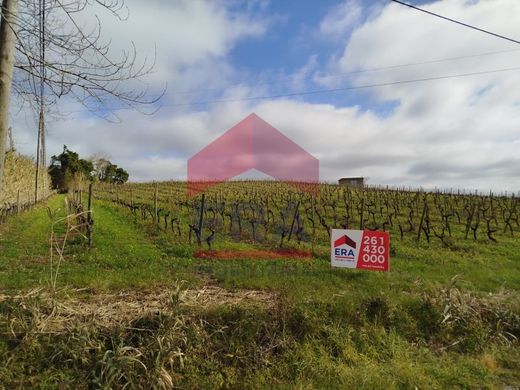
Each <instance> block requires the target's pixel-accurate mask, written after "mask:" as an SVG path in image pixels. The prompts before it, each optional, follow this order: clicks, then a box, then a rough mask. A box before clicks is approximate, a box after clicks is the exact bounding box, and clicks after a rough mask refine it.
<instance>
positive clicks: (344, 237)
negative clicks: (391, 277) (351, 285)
mask: <svg viewBox="0 0 520 390" xmlns="http://www.w3.org/2000/svg"><path fill="white" fill-rule="evenodd" d="M330 261H331V265H332V266H333V267H343V268H358V269H367V270H372V271H385V272H387V271H389V270H390V234H389V233H388V232H378V231H370V230H347V229H332V232H331V235H330Z"/></svg>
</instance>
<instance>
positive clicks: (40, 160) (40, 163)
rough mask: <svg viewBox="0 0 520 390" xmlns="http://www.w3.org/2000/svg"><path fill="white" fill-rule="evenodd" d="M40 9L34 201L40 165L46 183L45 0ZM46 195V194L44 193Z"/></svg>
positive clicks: (36, 195)
mask: <svg viewBox="0 0 520 390" xmlns="http://www.w3.org/2000/svg"><path fill="white" fill-rule="evenodd" d="M38 7H39V8H38V9H39V15H38V16H39V20H38V25H39V30H40V31H39V38H40V94H39V97H38V106H39V109H40V115H39V117H38V141H37V143H36V177H35V180H34V201H35V202H38V184H39V176H40V167H41V168H42V171H43V176H42V179H43V189H44V190H45V188H46V186H47V183H46V180H45V179H46V176H47V175H46V174H45V166H46V161H45V160H46V153H45V0H38ZM44 195H45V194H44Z"/></svg>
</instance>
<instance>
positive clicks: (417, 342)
mask: <svg viewBox="0 0 520 390" xmlns="http://www.w3.org/2000/svg"><path fill="white" fill-rule="evenodd" d="M62 205H63V197H61V196H56V197H54V198H52V199H50V200H49V201H48V204H47V205H39V206H38V207H36V208H35V209H34V210H32V211H30V212H27V213H24V214H22V215H19V216H17V217H14V218H12V219H11V220H10V221H9V223H8V224H7V225H6V226H2V227H0V294H18V293H23V292H24V291H27V290H28V289H31V288H36V287H41V286H46V285H47V280H48V276H47V275H48V251H49V249H48V238H49V233H50V231H49V229H50V220H49V217H48V215H47V210H46V207H47V206H48V207H50V208H51V209H57V208H60V207H62ZM94 218H95V231H94V243H95V245H94V248H93V249H92V250H91V251H90V252H87V251H85V250H84V246H83V244H82V243H81V242H79V240H78V239H75V240H74V241H73V242H71V245H70V247H69V249H68V252H67V261H66V262H65V263H64V264H63V266H62V268H61V271H60V275H59V277H58V287H60V288H88V289H89V290H88V292H87V293H85V292H79V293H77V292H74V290H71V289H69V290H68V291H69V294H71V295H73V296H74V295H75V294H76V296H79V297H81V296H82V295H81V294H97V293H101V292H110V291H112V292H117V291H120V290H121V289H135V290H139V289H148V290H149V289H157V290H162V289H171V288H174V287H175V286H178V284H179V283H178V282H179V281H181V280H185V281H187V283H184V286H185V287H193V286H200V285H203V284H205V283H208V281H211V283H217V284H218V285H220V286H222V287H225V288H227V289H230V290H235V289H260V290H270V291H273V292H275V293H276V296H277V298H276V301H275V302H273V304H272V305H267V306H265V307H263V306H261V307H252V306H248V305H217V306H211V307H198V308H197V307H191V308H187V307H177V306H175V305H172V307H170V308H167V309H165V310H163V311H162V312H159V313H149V314H146V315H144V316H143V317H139V318H135V319H133V320H132V321H131V322H130V323H127V324H126V325H125V326H115V325H114V326H113V327H111V328H105V327H95V326H90V327H87V328H86V327H84V326H81V324H77V325H76V326H74V327H71V328H70V329H67V331H66V332H61V333H60V334H58V335H53V334H46V333H39V332H37V331H36V328H35V326H36V325H35V324H37V319H39V318H41V316H42V315H44V314H45V313H48V312H50V309H49V308H48V307H47V306H46V305H47V304H46V303H45V302H44V301H38V300H36V301H34V302H33V301H24V302H23V305H22V304H21V303H20V302H18V301H14V300H7V301H4V302H2V301H0V332H2V333H0V361H3V362H5V363H4V364H3V365H0V384H4V385H5V386H7V387H24V388H31V387H34V388H59V387H60V386H66V387H67V386H68V387H76V388H88V387H103V386H105V387H106V388H110V387H113V388H121V387H123V386H124V385H125V384H126V385H128V386H130V388H134V387H135V388H138V387H151V386H155V387H157V388H160V387H161V386H162V387H163V388H168V386H169V384H170V383H172V384H173V385H175V386H177V387H181V388H261V387H276V388H338V389H340V388H341V389H344V388H356V389H357V388H365V389H378V388H387V389H408V388H410V389H414V388H419V389H423V388H432V389H435V388H437V389H446V388H496V389H502V388H503V386H504V385H506V384H507V385H511V386H519V385H520V374H519V373H520V352H519V350H520V349H519V348H518V347H519V344H518V340H515V337H517V338H518V337H520V295H519V293H518V289H519V288H520V240H519V239H518V237H515V238H508V237H501V239H500V243H498V244H494V243H488V242H473V241H470V240H468V241H464V242H461V243H458V244H457V246H453V247H451V248H446V247H443V246H441V245H440V243H435V242H434V243H432V244H431V245H426V244H420V245H417V244H416V243H414V242H413V241H408V240H405V241H403V242H401V241H399V240H397V239H393V240H392V248H391V250H392V259H391V272H389V273H386V274H385V273H378V272H367V271H356V270H345V269H332V268H330V265H329V260H328V257H327V250H328V248H327V247H326V246H323V245H322V246H318V247H317V249H316V252H317V253H318V255H317V257H315V258H314V259H313V260H312V261H308V260H303V261H295V260H272V261H269V260H256V261H255V260H225V261H212V260H200V259H194V258H193V257H192V255H191V252H192V250H193V248H191V247H190V246H188V245H186V244H182V243H179V242H178V240H177V239H176V238H174V237H173V236H172V234H171V233H168V232H164V231H162V230H161V229H157V228H154V227H152V226H150V224H149V223H142V222H141V221H139V220H138V219H136V218H134V217H133V216H132V215H131V214H130V213H128V212H127V211H125V210H124V209H122V208H120V207H118V206H115V205H112V204H109V203H105V202H100V201H97V202H95V204H94ZM217 246H218V247H220V248H225V249H229V248H242V249H243V248H248V247H251V245H248V244H243V243H241V244H237V243H231V242H225V241H224V242H219V243H217ZM453 280H456V283H455V288H451V289H448V288H447V286H449V285H450V283H452V281H453ZM447 307H448V309H449V311H448V312H449V313H450V317H449V319H448V320H447V321H444V322H443V318H444V317H445V314H446V313H447V312H445V310H446V308H447ZM12 331H14V335H13V333H12ZM1 386H2V385H0V387H1Z"/></svg>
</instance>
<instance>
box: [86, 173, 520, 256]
mask: <svg viewBox="0 0 520 390" xmlns="http://www.w3.org/2000/svg"><path fill="white" fill-rule="evenodd" d="M95 196H96V197H97V198H99V199H103V200H107V201H110V202H115V203H117V204H119V205H121V206H123V207H125V208H127V209H128V210H129V211H130V212H132V213H133V215H134V216H135V218H138V219H141V220H143V221H148V222H149V223H153V224H155V225H156V226H157V227H158V228H160V229H162V230H164V231H167V232H169V233H170V234H171V236H172V237H175V239H176V240H178V242H181V243H189V244H195V243H196V244H197V245H199V246H207V247H208V248H209V249H211V248H213V247H218V246H219V244H221V243H223V242H227V241H230V242H237V243H249V244H254V245H258V246H262V247H269V248H275V247H276V248H283V247H288V248H291V247H299V248H302V249H314V247H315V246H318V247H319V246H328V242H329V238H330V231H331V229H333V228H344V229H361V230H363V229H367V230H382V231H389V232H390V233H391V236H392V237H393V239H398V240H401V241H410V240H413V241H417V242H426V243H428V244H432V245H439V244H440V245H441V246H444V247H451V246H456V245H457V244H458V243H459V242H461V241H462V240H473V241H477V242H493V243H499V242H500V240H501V237H513V236H515V235H517V234H518V232H519V231H520V223H519V214H520V202H519V199H518V198H516V197H515V196H514V195H513V196H505V195H503V196H495V195H493V194H489V195H478V194H461V193H457V194H453V193H442V192H423V191H416V192H412V191H404V190H398V189H393V190H392V189H383V188H370V187H367V188H362V189H355V188H348V187H343V186H337V185H328V184H322V185H320V187H319V193H318V194H317V195H316V196H314V195H313V194H312V193H307V192H304V191H301V190H299V189H298V188H297V187H295V186H292V185H289V184H286V183H280V182H270V181H263V182H262V181H249V182H245V181H235V182H228V183H225V184H220V185H217V186H215V187H213V188H211V189H210V190H209V191H207V192H206V193H204V194H202V195H198V196H194V197H188V196H187V195H186V183H183V182H163V183H155V184H154V183H143V184H138V183H134V184H126V185H97V186H96V188H95Z"/></svg>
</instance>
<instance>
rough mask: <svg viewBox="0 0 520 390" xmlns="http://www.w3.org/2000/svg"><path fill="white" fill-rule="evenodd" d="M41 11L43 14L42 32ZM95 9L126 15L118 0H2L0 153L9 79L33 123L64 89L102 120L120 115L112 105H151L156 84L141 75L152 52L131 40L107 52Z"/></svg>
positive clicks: (121, 18) (148, 68)
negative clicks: (31, 110) (142, 51)
mask: <svg viewBox="0 0 520 390" xmlns="http://www.w3.org/2000/svg"><path fill="white" fill-rule="evenodd" d="M42 4H43V11H42ZM42 12H43V14H44V16H45V17H44V24H43V26H44V27H45V29H44V33H43V34H42V24H41V23H42ZM101 14H104V16H105V17H106V16H107V15H108V16H110V17H112V18H115V20H116V21H124V20H125V19H127V17H128V15H129V13H128V8H127V7H126V5H125V2H124V0H47V1H46V0H20V2H18V0H3V8H2V21H1V26H0V57H1V58H0V80H1V82H0V84H1V85H0V145H3V146H0V160H1V161H3V158H4V155H5V137H6V135H7V129H8V106H9V96H10V94H11V88H10V85H9V84H10V83H9V82H10V81H11V80H12V88H13V92H14V94H15V95H16V98H18V99H20V100H21V102H22V103H27V104H29V105H32V106H33V107H35V111H37V112H39V123H40V125H39V127H41V126H42V125H43V120H44V119H43V117H42V116H43V112H44V110H43V108H42V107H43V106H46V107H47V109H49V107H56V106H57V105H58V103H59V102H60V99H63V98H64V97H65V96H68V97H71V98H73V99H74V100H75V101H77V102H79V103H80V104H81V105H82V106H83V109H86V110H89V111H91V112H93V113H96V114H97V115H99V116H101V117H104V118H106V119H109V120H118V119H119V118H118V117H117V114H115V113H114V109H120V108H132V109H138V110H142V109H143V108H146V107H149V108H150V109H149V112H153V111H154V109H153V107H154V106H153V103H154V102H156V101H157V100H158V99H159V98H160V97H161V96H162V92H163V91H159V92H156V93H155V94H154V96H151V94H152V93H153V91H150V90H149V88H148V87H147V86H146V85H145V84H143V83H142V81H141V79H142V77H143V76H145V75H147V74H149V73H150V72H151V71H152V69H153V67H154V63H155V58H154V59H153V60H152V61H150V60H149V59H148V58H143V59H142V60H138V55H137V49H136V47H135V45H134V44H133V43H131V44H130V49H129V50H127V51H123V52H122V53H121V54H119V55H117V56H116V55H114V54H113V50H111V49H110V47H111V41H110V40H105V39H103V37H102V19H103V17H101V16H99V15H101ZM89 21H90V23H89ZM42 45H43V47H44V51H43V52H42ZM13 58H15V60H14V71H13ZM42 89H43V90H42ZM40 132H41V135H40V136H39V137H38V140H39V141H40V142H41V141H43V142H44V134H45V129H43V130H42V129H40V131H39V133H40ZM41 136H43V138H40V137H41ZM38 149H40V148H38ZM1 172H3V165H0V182H1V175H2V173H1ZM1 191H2V185H1V184H0V192H1Z"/></svg>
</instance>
